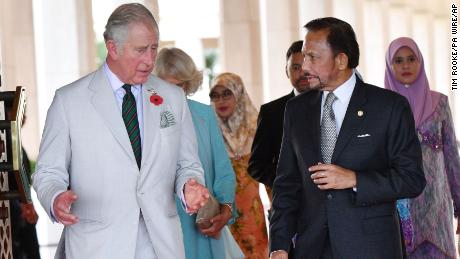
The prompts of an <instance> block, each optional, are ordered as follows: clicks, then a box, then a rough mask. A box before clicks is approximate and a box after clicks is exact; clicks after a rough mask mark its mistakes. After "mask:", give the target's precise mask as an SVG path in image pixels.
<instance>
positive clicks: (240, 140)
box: [210, 73, 258, 158]
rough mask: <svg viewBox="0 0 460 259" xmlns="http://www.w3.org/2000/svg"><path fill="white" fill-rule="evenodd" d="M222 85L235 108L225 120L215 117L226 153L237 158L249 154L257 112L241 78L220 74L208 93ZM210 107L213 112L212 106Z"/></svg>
mask: <svg viewBox="0 0 460 259" xmlns="http://www.w3.org/2000/svg"><path fill="white" fill-rule="evenodd" d="M216 85H222V86H224V87H226V88H227V89H229V90H230V91H232V93H233V95H234V96H235V100H236V108H235V111H234V112H233V114H232V115H230V117H229V118H228V119H227V120H225V121H224V120H222V119H221V118H219V116H217V121H218V123H219V126H220V129H221V130H222V134H223V135H224V140H225V144H226V146H227V152H228V154H229V156H230V157H231V158H238V157H241V156H243V155H247V154H249V153H250V152H251V146H252V141H253V140H254V135H255V133H256V128H257V114H258V112H257V110H256V108H255V107H254V105H253V104H252V102H251V99H250V98H249V95H248V94H247V92H246V90H245V88H244V85H243V81H242V80H241V78H240V77H239V76H238V75H236V74H233V73H222V74H220V75H218V76H217V77H216V78H214V80H213V83H212V87H211V89H210V91H212V90H213V89H214V87H215V86H216ZM212 106H213V108H214V110H215V107H214V104H213V103H212Z"/></svg>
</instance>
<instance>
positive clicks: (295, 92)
mask: <svg viewBox="0 0 460 259" xmlns="http://www.w3.org/2000/svg"><path fill="white" fill-rule="evenodd" d="M299 94H300V92H299V91H297V89H296V88H294V96H297V95H299Z"/></svg>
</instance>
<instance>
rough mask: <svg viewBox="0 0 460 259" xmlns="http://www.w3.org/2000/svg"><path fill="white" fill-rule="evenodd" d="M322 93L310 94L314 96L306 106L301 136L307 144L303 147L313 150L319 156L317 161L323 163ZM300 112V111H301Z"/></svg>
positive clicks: (308, 100)
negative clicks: (321, 137) (321, 138)
mask: <svg viewBox="0 0 460 259" xmlns="http://www.w3.org/2000/svg"><path fill="white" fill-rule="evenodd" d="M321 93H322V92H319V91H315V92H311V93H308V95H312V96H311V98H308V99H307V101H306V105H305V106H304V108H303V109H304V110H305V112H304V115H303V116H304V118H305V119H302V120H301V121H304V122H305V124H304V125H303V128H302V132H301V133H300V134H302V135H304V136H305V137H304V138H302V139H305V142H304V143H303V144H302V146H304V147H307V148H308V149H310V150H312V151H313V152H314V153H315V154H318V157H317V159H319V160H317V161H321V151H320V132H321V131H320V130H321V129H320V123H319V122H320V116H321ZM309 97H310V96H309ZM299 98H302V97H299ZM299 112H300V111H299Z"/></svg>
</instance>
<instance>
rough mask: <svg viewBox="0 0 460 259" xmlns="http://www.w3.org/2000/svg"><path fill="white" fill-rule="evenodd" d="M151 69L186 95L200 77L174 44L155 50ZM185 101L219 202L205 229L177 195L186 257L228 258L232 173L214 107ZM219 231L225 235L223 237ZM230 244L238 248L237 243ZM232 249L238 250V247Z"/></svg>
mask: <svg viewBox="0 0 460 259" xmlns="http://www.w3.org/2000/svg"><path fill="white" fill-rule="evenodd" d="M154 73H155V74H156V75H157V76H158V77H160V78H162V79H163V80H165V81H168V82H170V83H172V84H174V85H177V86H179V87H181V88H182V89H183V90H184V92H185V93H186V94H187V95H192V94H194V93H195V92H196V91H197V90H198V88H199V86H200V85H201V83H202V79H203V75H202V72H201V71H198V70H197V69H196V66H195V64H194V62H193V60H192V59H191V58H190V56H188V55H187V54H186V53H185V52H183V51H182V50H180V49H177V48H164V49H162V50H161V51H160V52H159V53H158V56H157V61H156V65H155V70H154ZM187 101H188V106H189V108H190V112H191V114H192V119H193V125H194V128H195V133H196V137H197V141H198V153H199V157H200V160H201V163H202V165H203V169H204V176H205V180H206V187H207V188H208V190H209V192H210V193H211V194H213V195H214V197H216V199H217V201H219V203H220V204H221V206H220V214H219V215H217V216H216V217H214V218H213V219H212V220H211V221H212V226H211V227H210V228H208V229H198V227H197V226H196V224H195V218H196V215H189V214H187V213H185V211H184V210H183V209H182V208H183V206H182V204H181V203H180V200H179V199H176V204H177V207H178V211H179V216H180V221H181V224H182V232H183V238H184V245H185V254H186V257H187V259H207V258H209V259H220V258H222V259H224V258H228V257H226V251H227V252H228V249H229V247H228V244H226V242H225V241H224V240H226V238H227V237H228V236H227V235H226V233H227V234H228V235H229V236H230V238H232V237H231V235H230V234H229V233H230V232H229V231H228V230H226V229H224V227H225V225H227V224H230V223H232V222H233V220H234V218H235V216H236V215H235V214H236V211H235V210H233V208H234V201H235V184H236V183H235V173H234V171H233V169H232V165H231V163H230V160H229V159H228V155H227V151H226V149H225V144H224V141H223V137H222V133H221V131H220V129H219V127H218V125H217V121H216V118H215V114H214V111H213V109H212V108H211V107H210V106H209V105H205V104H202V103H199V102H196V101H193V100H187ZM222 230H224V231H222ZM221 234H223V235H225V236H224V237H222V236H221ZM233 248H234V250H239V248H238V247H237V246H234V247H233ZM233 252H236V253H237V254H238V252H240V254H241V251H233Z"/></svg>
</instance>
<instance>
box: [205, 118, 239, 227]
mask: <svg viewBox="0 0 460 259" xmlns="http://www.w3.org/2000/svg"><path fill="white" fill-rule="evenodd" d="M208 117H209V118H210V120H209V131H210V132H209V134H210V136H211V149H212V150H211V153H212V162H213V165H214V183H213V186H212V189H213V191H214V194H215V196H216V199H217V200H218V201H219V203H231V204H232V207H233V208H236V207H235V185H236V178H235V172H234V171H233V167H232V164H231V163H230V159H229V158H228V154H227V150H226V149H225V143H224V138H223V136H222V132H221V131H220V128H219V127H218V125H217V120H216V115H215V113H214V111H213V110H212V109H209V115H208ZM232 216H233V217H232V218H233V219H234V218H235V217H236V216H237V214H236V209H234V210H233V215H232Z"/></svg>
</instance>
